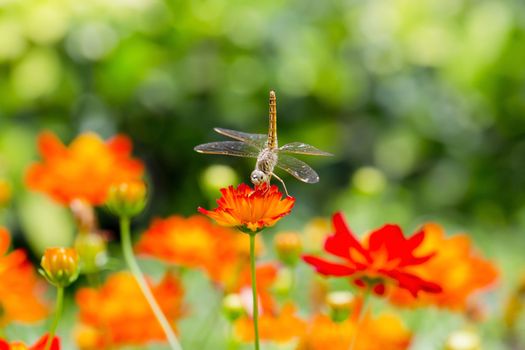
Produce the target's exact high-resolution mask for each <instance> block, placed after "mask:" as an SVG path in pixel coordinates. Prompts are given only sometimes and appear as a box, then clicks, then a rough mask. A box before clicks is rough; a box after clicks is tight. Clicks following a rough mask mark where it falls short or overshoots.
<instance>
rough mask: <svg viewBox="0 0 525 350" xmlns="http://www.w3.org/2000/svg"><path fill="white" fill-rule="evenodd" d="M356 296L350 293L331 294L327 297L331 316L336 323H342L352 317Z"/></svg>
mask: <svg viewBox="0 0 525 350" xmlns="http://www.w3.org/2000/svg"><path fill="white" fill-rule="evenodd" d="M354 301H355V298H354V295H353V294H352V293H350V292H345V291H339V292H331V293H329V294H328V295H327V296H326V303H327V304H328V307H329V308H330V316H331V318H332V320H333V321H334V322H342V321H344V320H346V319H347V318H348V317H349V316H350V312H351V311H352V306H353V305H354Z"/></svg>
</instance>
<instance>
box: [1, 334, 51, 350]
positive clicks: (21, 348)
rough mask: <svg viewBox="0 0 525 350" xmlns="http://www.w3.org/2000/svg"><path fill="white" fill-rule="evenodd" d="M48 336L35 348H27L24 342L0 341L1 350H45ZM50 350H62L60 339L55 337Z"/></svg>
mask: <svg viewBox="0 0 525 350" xmlns="http://www.w3.org/2000/svg"><path fill="white" fill-rule="evenodd" d="M47 338H48V335H47V334H46V335H44V336H43V337H42V338H40V339H39V340H38V341H37V342H36V343H35V344H34V345H33V346H29V347H28V346H27V345H25V344H24V343H22V342H19V341H14V342H11V343H8V342H7V341H6V340H3V339H0V350H45V347H46V342H47ZM49 350H60V339H58V337H54V338H53V341H52V342H51V346H50V347H49Z"/></svg>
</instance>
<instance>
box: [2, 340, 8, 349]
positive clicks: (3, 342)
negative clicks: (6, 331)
mask: <svg viewBox="0 0 525 350" xmlns="http://www.w3.org/2000/svg"><path fill="white" fill-rule="evenodd" d="M0 350H9V343H8V342H6V341H5V340H4V339H0Z"/></svg>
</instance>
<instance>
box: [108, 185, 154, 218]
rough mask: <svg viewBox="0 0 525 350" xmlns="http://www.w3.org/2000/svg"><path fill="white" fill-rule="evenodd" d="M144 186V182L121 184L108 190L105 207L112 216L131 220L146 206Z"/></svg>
mask: <svg viewBox="0 0 525 350" xmlns="http://www.w3.org/2000/svg"><path fill="white" fill-rule="evenodd" d="M146 192H147V191H146V184H145V183H144V181H130V182H121V183H119V184H115V185H112V186H111V187H110V189H109V193H108V199H107V201H106V207H107V208H108V209H109V211H110V212H112V213H113V214H114V215H116V216H119V217H127V218H131V217H133V216H136V215H138V214H140V212H142V210H144V207H145V206H146V199H147V198H146Z"/></svg>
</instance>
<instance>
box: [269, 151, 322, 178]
mask: <svg viewBox="0 0 525 350" xmlns="http://www.w3.org/2000/svg"><path fill="white" fill-rule="evenodd" d="M277 167H279V168H281V169H283V170H284V171H286V172H288V173H289V174H290V175H292V176H293V177H295V178H296V179H298V180H301V181H303V182H306V183H309V184H314V183H316V182H319V175H317V173H316V172H315V170H314V169H312V168H310V166H309V165H308V164H306V163H305V162H303V161H301V160H299V159H297V158H295V157H291V156H287V155H285V154H281V153H279V155H278V160H277Z"/></svg>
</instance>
